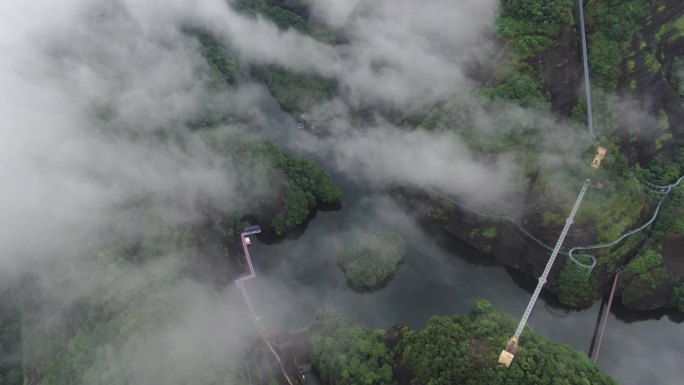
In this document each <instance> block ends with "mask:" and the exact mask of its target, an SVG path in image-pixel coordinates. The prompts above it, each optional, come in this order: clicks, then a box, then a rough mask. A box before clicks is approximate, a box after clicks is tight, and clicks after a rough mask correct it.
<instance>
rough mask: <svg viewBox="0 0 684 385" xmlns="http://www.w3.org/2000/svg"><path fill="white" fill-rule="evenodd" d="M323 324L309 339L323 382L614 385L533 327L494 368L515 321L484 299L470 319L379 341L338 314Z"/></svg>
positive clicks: (442, 321)
mask: <svg viewBox="0 0 684 385" xmlns="http://www.w3.org/2000/svg"><path fill="white" fill-rule="evenodd" d="M322 322H323V327H322V329H321V330H319V331H318V332H317V333H316V334H315V335H314V337H313V339H312V349H313V352H314V354H313V359H314V361H313V363H314V367H315V368H316V370H317V371H318V372H319V373H320V374H321V377H322V379H323V381H324V382H325V383H327V384H340V385H341V384H345V385H346V384H363V385H374V384H391V383H396V382H397V377H396V376H397V374H398V373H407V372H406V370H408V373H409V376H410V378H411V383H413V384H422V385H453V384H469V385H494V384H501V385H504V384H506V385H511V384H521V385H523V384H524V385H542V384H543V385H556V384H562V385H589V384H591V385H597V384H606V385H608V384H610V385H614V384H617V383H616V382H615V381H614V380H612V379H611V378H610V377H609V376H607V375H606V374H604V373H603V372H602V371H601V370H600V369H599V368H598V367H597V366H596V365H595V364H593V363H592V362H591V360H589V358H588V357H587V356H586V355H585V354H583V353H580V352H577V351H575V350H573V349H571V348H569V347H567V346H565V345H561V344H557V343H553V342H549V341H547V340H546V339H544V338H542V337H539V336H538V335H536V334H535V333H533V332H532V331H530V330H526V331H525V333H523V336H522V339H521V345H520V348H519V350H518V353H517V355H516V357H515V360H514V361H513V364H512V365H511V367H510V368H505V367H504V366H502V365H499V364H498V363H497V360H498V356H499V353H500V352H501V349H503V347H504V346H505V344H506V341H507V340H508V338H510V335H511V333H512V332H513V330H514V329H515V325H516V322H515V320H514V319H513V318H512V317H510V316H508V315H505V314H502V313H500V312H498V311H497V310H496V309H494V307H493V306H492V305H491V304H489V303H488V302H486V301H480V302H477V303H476V304H475V306H474V308H473V310H472V311H471V312H470V313H469V314H467V315H461V316H452V317H432V318H431V319H430V320H429V321H428V323H427V325H426V326H425V328H424V329H423V330H418V331H411V330H407V329H406V328H400V331H399V332H398V333H397V332H389V331H388V332H387V333H385V337H384V339H383V337H382V334H383V333H382V332H380V331H374V330H365V329H360V328H358V327H355V326H353V325H351V324H350V323H349V322H347V321H344V320H340V319H339V316H331V315H329V314H327V315H325V316H324V317H322ZM383 340H384V345H383ZM342 357H344V358H342ZM357 360H358V361H357ZM364 360H365V362H364ZM352 362H359V363H363V364H362V365H357V364H351V363H352ZM390 365H391V366H392V367H393V368H394V372H393V373H394V377H393V375H392V371H391V370H390V369H389V368H388V366H390ZM342 376H344V377H342ZM342 378H345V379H355V380H351V382H345V381H343V380H342ZM358 379H362V380H361V381H359V380H358ZM404 380H405V379H404Z"/></svg>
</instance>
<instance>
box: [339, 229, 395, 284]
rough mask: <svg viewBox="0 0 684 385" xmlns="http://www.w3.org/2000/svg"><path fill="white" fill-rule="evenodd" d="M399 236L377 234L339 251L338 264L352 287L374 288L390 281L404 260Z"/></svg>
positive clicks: (365, 236) (369, 234) (373, 233)
mask: <svg viewBox="0 0 684 385" xmlns="http://www.w3.org/2000/svg"><path fill="white" fill-rule="evenodd" d="M405 253H406V247H405V245H404V241H403V240H402V239H401V236H399V235H398V234H395V233H393V232H390V231H376V232H372V233H367V234H364V235H362V236H361V238H360V239H358V240H357V241H356V242H354V243H353V244H351V245H349V246H348V247H347V248H345V250H344V251H343V252H342V254H341V255H340V258H339V264H340V266H341V267H342V269H343V270H344V273H345V275H346V276H347V279H348V280H349V282H350V283H351V285H352V286H353V287H356V288H373V287H374V286H377V285H378V284H381V283H383V282H385V281H386V280H387V279H388V278H390V277H391V276H392V275H393V274H394V272H395V271H396V270H397V268H398V267H399V264H400V263H401V262H402V261H403V260H404V254H405Z"/></svg>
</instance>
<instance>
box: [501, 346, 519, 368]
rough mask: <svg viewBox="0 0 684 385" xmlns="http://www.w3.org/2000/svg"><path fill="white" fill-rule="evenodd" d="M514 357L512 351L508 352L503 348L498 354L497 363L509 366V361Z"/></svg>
mask: <svg viewBox="0 0 684 385" xmlns="http://www.w3.org/2000/svg"><path fill="white" fill-rule="evenodd" d="M514 358H515V355H514V354H513V353H509V352H507V351H505V350H502V351H501V355H500V356H499V363H500V364H504V365H506V367H509V366H511V363H512V362H513V359H514Z"/></svg>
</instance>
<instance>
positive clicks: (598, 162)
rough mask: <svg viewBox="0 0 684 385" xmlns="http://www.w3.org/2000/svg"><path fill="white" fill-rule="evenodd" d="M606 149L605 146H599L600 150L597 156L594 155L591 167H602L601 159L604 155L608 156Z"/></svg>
mask: <svg viewBox="0 0 684 385" xmlns="http://www.w3.org/2000/svg"><path fill="white" fill-rule="evenodd" d="M606 151H607V150H606V149H605V148H604V147H599V148H598V150H597V151H596V156H594V161H593V162H591V167H593V168H595V169H597V170H598V168H599V167H601V161H602V160H603V157H605V156H606Z"/></svg>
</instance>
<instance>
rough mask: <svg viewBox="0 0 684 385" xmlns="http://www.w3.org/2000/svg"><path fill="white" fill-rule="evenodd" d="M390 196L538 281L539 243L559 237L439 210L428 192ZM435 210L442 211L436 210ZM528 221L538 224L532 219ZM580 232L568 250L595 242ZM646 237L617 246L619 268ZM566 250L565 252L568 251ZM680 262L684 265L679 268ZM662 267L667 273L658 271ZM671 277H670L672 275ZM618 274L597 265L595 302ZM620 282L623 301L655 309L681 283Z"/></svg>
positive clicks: (552, 283) (555, 274)
mask: <svg viewBox="0 0 684 385" xmlns="http://www.w3.org/2000/svg"><path fill="white" fill-rule="evenodd" d="M391 194H392V195H393V196H394V197H395V198H396V199H397V200H398V201H399V202H400V203H402V204H403V205H404V206H405V207H406V208H408V209H410V210H411V211H413V212H416V213H418V214H419V215H421V216H422V218H423V219H425V220H428V221H430V222H433V223H437V224H439V225H441V226H443V228H444V229H446V230H447V231H448V232H449V233H451V234H453V235H454V236H455V237H457V238H459V239H461V240H463V241H465V242H467V243H468V244H470V245H471V246H473V247H474V248H476V249H477V250H479V251H481V252H483V253H485V254H488V255H490V256H491V257H493V258H494V259H495V260H496V261H497V262H499V263H501V264H503V265H506V266H509V267H512V268H515V269H516V270H519V271H522V272H524V273H526V274H529V275H531V276H534V277H538V276H540V275H541V273H542V272H543V270H544V268H545V267H546V263H547V261H548V259H549V256H550V254H551V250H549V249H548V248H546V247H544V246H542V245H540V242H541V243H544V244H546V245H547V246H548V247H549V248H553V247H554V246H555V242H556V240H557V239H555V238H556V237H557V236H558V234H559V233H560V229H557V228H554V227H551V226H549V227H546V228H545V227H542V226H537V227H532V226H530V227H529V228H526V230H527V231H529V232H530V233H531V234H533V236H534V237H535V238H537V240H534V239H532V238H531V237H530V236H529V235H528V234H525V233H524V232H523V231H521V230H520V229H519V228H518V227H517V226H516V225H515V224H513V223H511V222H509V221H494V220H491V219H487V218H483V217H482V216H479V215H477V214H474V213H473V212H471V211H469V210H467V209H463V208H461V207H458V206H452V207H448V208H443V207H440V205H442V203H440V198H439V197H436V196H434V195H431V194H429V193H426V192H424V191H420V190H417V189H411V188H406V187H402V188H395V189H392V190H391ZM435 207H440V208H438V209H435ZM525 220H526V219H525V218H522V219H520V222H521V223H524V222H525ZM529 222H530V223H533V222H534V221H533V220H532V219H530V220H529ZM577 230H578V231H577V232H576V233H578V234H580V236H579V237H578V236H577V235H576V234H575V235H569V236H568V237H567V238H566V241H565V245H566V246H574V245H585V244H591V243H592V242H591V238H587V237H586V234H583V233H585V232H586V231H584V230H585V229H582V228H579V229H577ZM643 238H644V236H642V237H639V238H636V237H635V238H634V240H632V241H631V242H625V243H624V244H623V246H622V247H621V248H618V252H619V253H620V254H619V255H618V259H617V261H615V262H614V263H615V264H617V265H626V264H627V262H628V261H629V260H631V259H632V258H633V257H634V256H635V255H636V254H637V252H638V251H639V250H640V249H641V246H642V243H643V242H642V241H641V240H642V239H643ZM680 241H682V240H679V238H677V240H670V241H669V243H666V244H669V245H670V246H669V247H676V245H675V243H676V242H680ZM564 250H567V248H564ZM666 255H667V257H665V258H664V261H666V262H665V263H666V264H668V265H676V266H680V265H681V266H684V259H680V258H677V257H675V256H674V255H670V254H669V253H668V254H666ZM566 261H567V257H565V256H563V255H560V256H559V257H558V259H557V260H556V263H555V264H554V266H553V267H552V269H551V272H550V274H549V278H548V282H549V284H548V285H547V287H546V289H547V290H549V291H551V292H553V293H558V279H559V276H560V273H561V270H562V269H563V267H564V265H565V263H566ZM680 262H681V264H680ZM658 269H664V268H663V267H658ZM655 273H657V275H660V276H663V274H664V276H668V273H666V272H663V271H660V270H654V274H655ZM669 274H672V272H671V271H670V273H669ZM613 277H614V272H613V271H611V269H610V266H606V265H603V264H599V265H597V267H596V268H595V269H594V270H593V272H592V274H591V282H592V285H593V286H592V287H593V290H594V295H593V296H592V297H593V299H598V298H600V296H601V295H602V294H605V293H607V292H608V291H609V290H610V287H611V283H612V279H613ZM621 281H622V283H621V284H620V285H619V286H618V291H617V294H618V295H623V292H624V296H625V297H624V298H623V303H624V304H625V306H627V307H629V308H632V309H637V310H652V309H656V308H659V307H662V306H666V305H669V304H670V300H669V299H670V293H671V291H672V288H673V285H674V283H675V282H677V281H678V280H677V279H676V278H675V279H666V280H665V281H664V282H659V283H658V284H657V287H655V288H653V287H649V288H648V289H644V288H643V285H642V283H641V282H637V281H630V280H628V279H623V280H621ZM591 304H592V298H586V299H584V300H580V301H578V302H575V303H572V304H569V305H572V306H575V307H580V308H583V307H588V306H591Z"/></svg>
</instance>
